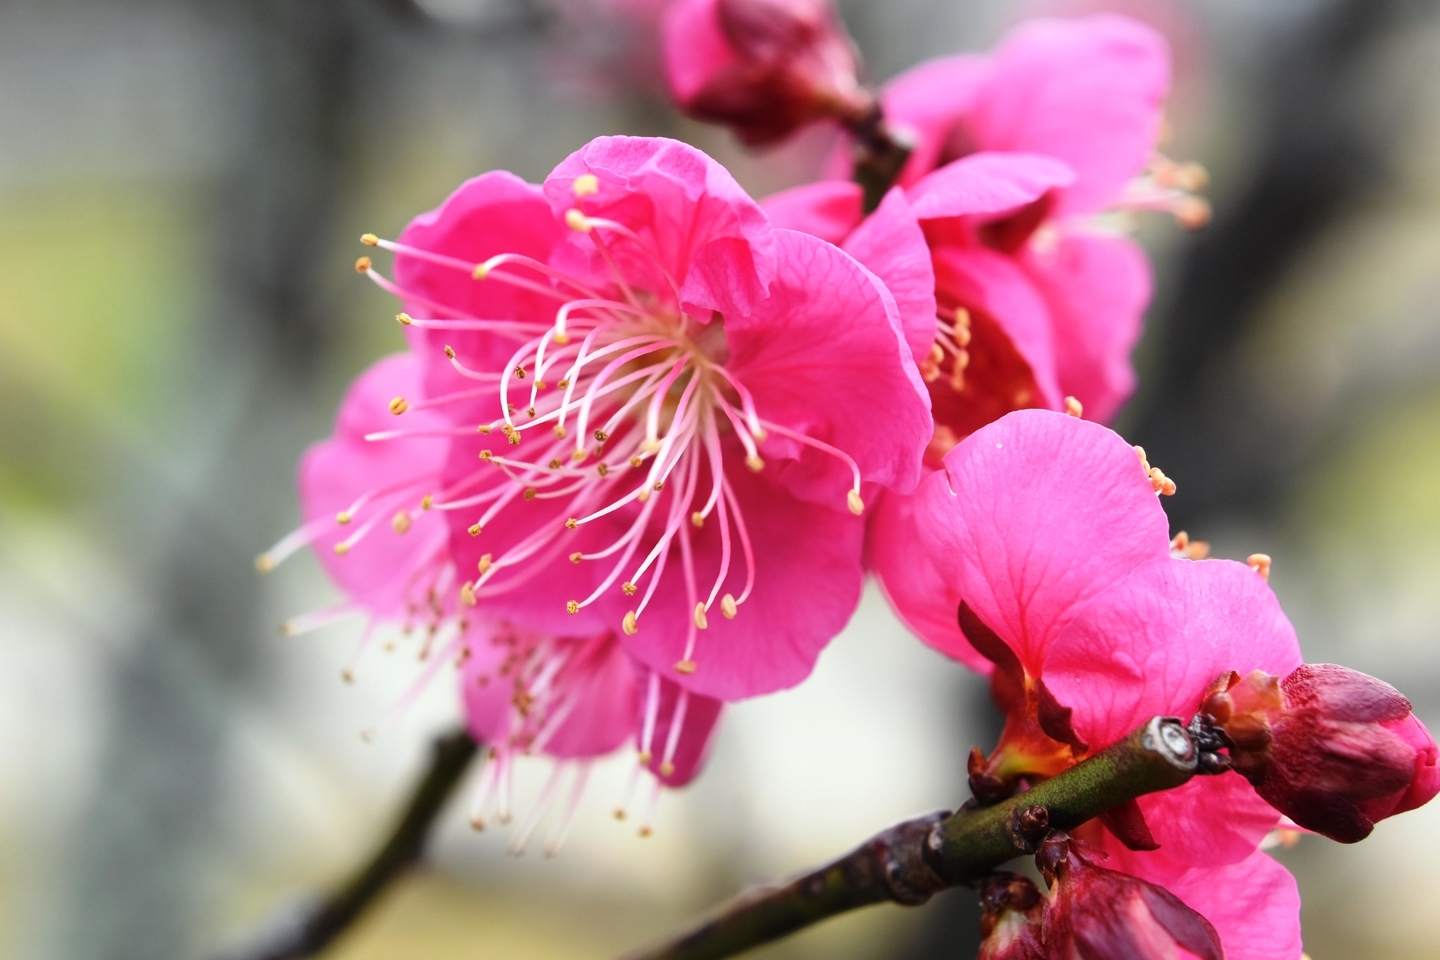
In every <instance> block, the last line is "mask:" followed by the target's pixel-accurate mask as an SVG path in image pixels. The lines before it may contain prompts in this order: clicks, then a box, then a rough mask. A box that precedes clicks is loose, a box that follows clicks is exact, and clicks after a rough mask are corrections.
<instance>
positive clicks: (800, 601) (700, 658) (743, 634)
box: [622, 458, 864, 701]
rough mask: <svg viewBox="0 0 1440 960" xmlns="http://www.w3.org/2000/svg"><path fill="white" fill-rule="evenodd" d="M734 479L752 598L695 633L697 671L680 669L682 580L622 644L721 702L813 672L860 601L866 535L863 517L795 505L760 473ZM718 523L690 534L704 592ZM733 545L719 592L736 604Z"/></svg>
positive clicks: (738, 585)
mask: <svg viewBox="0 0 1440 960" xmlns="http://www.w3.org/2000/svg"><path fill="white" fill-rule="evenodd" d="M735 459H738V458H735ZM769 470H770V468H769V467H767V468H766V471H765V472H766V473H768V472H769ZM729 481H730V484H731V486H732V488H733V489H734V491H735V494H736V497H737V498H738V500H739V503H740V508H741V510H742V512H743V514H744V518H745V524H746V527H747V529H748V530H749V532H750V538H751V541H752V543H753V544H754V550H755V589H754V592H753V593H752V594H751V595H750V598H749V599H748V600H746V601H745V602H744V603H743V604H741V605H740V610H739V613H738V614H737V616H736V617H735V619H734V620H727V619H726V618H725V617H724V616H722V615H721V612H720V609H719V606H720V605H719V603H716V604H715V606H713V607H711V609H710V612H709V616H708V621H709V626H708V628H707V629H705V630H701V631H698V633H697V635H696V644H695V651H694V655H693V657H692V659H693V660H694V661H695V663H696V664H697V665H698V666H697V669H696V670H695V672H694V673H691V674H682V673H680V672H678V671H677V670H675V664H676V663H677V662H678V661H680V660H681V659H683V656H684V652H685V639H686V634H687V630H688V629H689V626H690V623H691V618H692V616H693V613H694V603H693V602H692V601H690V600H689V599H688V597H687V596H686V591H685V590H684V588H683V587H682V586H681V585H680V584H679V583H671V584H668V585H667V588H666V589H662V590H658V591H656V593H655V598H654V600H653V601H651V604H650V606H649V607H648V608H647V609H646V610H645V612H644V614H643V615H642V616H641V617H640V630H639V633H637V634H636V635H635V636H631V637H623V638H622V641H623V642H624V644H625V646H626V648H627V649H628V650H629V651H630V652H631V653H632V654H633V655H634V656H635V657H636V659H638V660H640V661H641V662H642V663H644V664H645V665H646V666H648V667H650V668H651V669H653V670H655V671H657V672H658V673H660V675H661V676H662V677H666V678H668V679H670V680H672V681H674V682H675V683H678V684H680V685H682V686H684V687H685V688H686V689H687V690H690V691H692V692H694V693H701V694H704V695H706V696H709V697H714V698H716V699H719V700H725V701H733V700H742V699H744V698H746V697H753V696H758V695H760V694H762V693H773V692H774V691H776V690H784V689H787V688H789V687H793V686H794V685H795V684H797V683H799V682H800V681H801V680H804V679H805V678H806V677H807V676H809V675H810V671H811V670H812V669H814V666H815V660H816V658H818V657H819V655H820V651H821V650H823V649H824V648H825V646H826V645H827V644H828V643H829V642H830V641H831V639H833V638H834V637H835V635H836V634H838V633H839V632H840V631H841V630H842V629H843V628H844V626H845V624H846V623H847V622H848V621H849V619H850V615H851V614H852V613H854V611H855V606H856V605H857V604H858V603H859V602H860V587H861V582H862V580H863V569H862V567H861V563H860V559H861V552H862V548H863V537H864V523H863V522H862V521H861V519H860V518H859V517H854V516H851V515H850V514H849V513H848V512H847V511H844V510H833V509H831V508H830V507H826V506H821V505H819V504H814V503H807V502H805V501H803V500H797V499H795V498H794V497H793V496H792V495H791V494H790V493H789V492H787V491H786V490H785V489H783V488H782V487H780V486H779V485H778V484H775V483H772V482H769V481H768V479H767V478H766V476H765V474H764V473H762V474H754V473H751V472H750V471H749V470H747V469H745V467H744V466H743V465H741V464H739V463H736V466H735V469H732V470H731V471H730V472H729ZM718 527H719V524H718V523H707V524H706V525H705V526H704V527H703V528H701V529H699V530H697V531H695V532H694V534H692V539H693V542H694V549H695V565H696V569H697V570H699V571H704V572H705V574H704V579H703V580H702V581H701V583H700V589H701V590H703V591H704V593H705V594H708V592H709V588H710V586H711V584H712V583H713V577H714V573H713V571H715V570H717V569H718V565H719V564H718V560H719V556H720V549H721V546H720V536H719V532H718ZM734 549H735V554H733V555H732V559H731V562H730V572H729V576H728V578H727V580H726V582H725V585H724V588H723V590H722V593H723V592H730V593H733V594H734V595H735V596H736V597H737V598H738V597H740V596H741V592H742V590H743V589H744V586H745V561H744V558H743V557H742V556H740V555H739V554H740V547H739V545H738V544H737V545H735V548H734ZM676 552H678V551H676ZM670 563H671V564H672V565H675V566H678V565H679V564H680V558H679V557H678V556H672V557H671V559H670ZM667 576H670V574H667ZM701 599H704V596H703V595H702V596H701Z"/></svg>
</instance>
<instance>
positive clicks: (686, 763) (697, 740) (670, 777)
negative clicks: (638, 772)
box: [632, 679, 725, 787]
mask: <svg viewBox="0 0 1440 960" xmlns="http://www.w3.org/2000/svg"><path fill="white" fill-rule="evenodd" d="M681 693H682V688H681V687H679V686H678V685H676V684H674V683H671V682H670V681H669V680H665V679H661V680H660V689H659V696H658V697H657V698H656V701H657V705H656V709H655V730H654V732H653V733H652V734H651V738H650V761H649V762H648V763H647V764H646V765H645V766H646V767H647V768H648V769H649V770H650V772H651V773H653V774H654V775H655V777H656V779H658V780H659V781H660V782H661V783H663V784H665V786H667V787H683V786H685V784H687V783H689V782H690V781H691V780H694V779H695V778H696V777H698V776H699V775H700V771H701V770H703V769H704V767H705V761H706V759H707V758H708V757H709V754H710V744H711V742H712V740H713V739H714V734H715V727H716V725H717V724H718V723H719V722H720V712H721V708H722V707H724V706H725V705H724V704H723V703H721V702H720V701H719V700H716V699H714V698H712V697H706V696H702V695H700V694H698V693H689V692H686V703H685V713H684V717H683V722H682V723H681V725H680V733H679V734H678V735H677V738H676V741H675V749H674V752H673V753H671V751H670V730H671V728H672V725H673V724H674V721H675V713H676V707H677V705H678V704H679V701H680V694H681ZM636 705H637V706H638V707H639V708H640V711H641V714H640V716H639V718H638V722H635V729H636V730H640V731H643V730H644V729H645V718H644V711H645V709H646V706H647V705H646V704H645V702H644V698H641V699H640V700H637V701H636ZM635 719H636V718H633V717H632V722H634V721H635ZM667 756H668V757H669V758H670V759H669V764H670V766H669V768H668V770H669V772H666V770H667V768H666V767H665V763H666V760H665V758H666V757H667Z"/></svg>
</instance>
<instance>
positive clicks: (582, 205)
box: [544, 137, 775, 317]
mask: <svg viewBox="0 0 1440 960" xmlns="http://www.w3.org/2000/svg"><path fill="white" fill-rule="evenodd" d="M587 173H588V174H592V175H594V176H595V177H596V178H597V180H598V187H599V189H598V192H596V193H594V194H590V195H587V196H584V197H577V196H576V195H575V192H574V189H573V186H574V183H575V179H576V178H577V177H579V176H582V175H584V174H587ZM544 189H545V196H546V198H547V199H548V200H549V201H550V204H551V207H552V208H553V209H554V211H555V215H556V216H560V217H563V216H564V215H565V213H566V211H568V210H570V209H572V208H577V207H578V208H579V209H581V210H582V211H584V212H585V214H587V215H589V216H592V217H603V218H605V219H609V220H614V221H618V222H619V223H621V224H624V225H625V226H626V227H628V228H629V229H630V230H631V231H633V232H634V233H635V234H637V235H638V236H639V238H640V242H639V244H637V243H636V242H635V241H633V240H629V239H625V238H623V237H620V236H617V235H615V234H614V233H613V232H612V233H609V234H606V233H605V231H604V230H603V229H602V230H601V235H602V236H603V237H605V239H606V241H607V243H609V244H610V247H611V249H612V251H613V254H614V257H615V260H616V262H617V263H619V265H620V270H621V272H622V273H623V274H624V275H625V277H626V279H627V280H629V282H630V283H631V285H632V286H638V287H642V288H645V289H649V290H651V291H655V292H663V291H665V290H668V289H669V286H670V284H669V281H670V280H673V281H674V283H675V285H676V286H677V287H678V288H679V290H680V302H681V304H682V305H684V306H686V307H688V308H690V309H691V310H692V311H694V313H695V315H696V316H699V317H705V316H708V313H709V311H711V310H721V311H729V310H740V311H741V312H746V313H748V312H750V311H752V310H754V309H755V308H756V307H757V305H758V304H759V303H760V302H761V301H763V300H764V299H765V297H766V295H767V290H768V288H769V286H770V281H771V279H772V278H773V277H774V275H775V241H774V239H773V237H772V232H771V227H770V222H769V219H768V218H767V217H766V216H765V213H764V211H763V210H761V209H760V206H759V204H757V203H756V202H755V201H754V200H752V199H750V196H749V195H748V194H747V193H746V192H745V191H744V189H743V188H742V187H741V186H740V185H739V184H738V183H736V182H735V178H734V177H732V176H731V175H730V173H729V172H728V171H727V170H726V169H725V168H724V167H722V166H720V164H718V163H716V162H715V161H714V160H712V159H710V158H709V157H707V156H706V155H705V154H703V153H701V152H700V151H699V150H696V149H695V148H694V147H692V146H690V145H689V144H684V143H680V142H679V141H678V140H667V139H665V138H663V137H599V138H597V139H595V140H592V141H590V143H588V144H587V145H585V146H584V147H582V148H581V149H580V150H577V151H576V152H575V153H573V154H571V155H570V156H569V157H567V158H566V159H565V160H563V161H561V163H560V165H559V166H558V167H556V168H555V170H554V172H553V173H551V174H550V176H549V177H547V178H546V179H545V187H544ZM571 243H572V244H573V245H574V249H575V251H576V252H577V253H579V254H581V255H582V256H583V257H584V258H585V259H586V260H588V261H589V262H591V263H592V265H593V266H592V270H593V273H594V275H597V276H599V275H604V274H605V270H604V269H603V267H602V266H601V265H600V264H601V263H602V261H601V260H600V258H599V256H598V255H597V254H596V253H595V252H594V244H593V242H592V241H591V239H590V238H589V237H583V236H576V237H572V238H571ZM662 270H663V273H662ZM667 276H668V280H667V279H666V277H667Z"/></svg>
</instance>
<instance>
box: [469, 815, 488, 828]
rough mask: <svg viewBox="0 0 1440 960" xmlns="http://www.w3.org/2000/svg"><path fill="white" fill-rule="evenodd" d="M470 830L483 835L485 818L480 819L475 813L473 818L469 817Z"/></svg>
mask: <svg viewBox="0 0 1440 960" xmlns="http://www.w3.org/2000/svg"><path fill="white" fill-rule="evenodd" d="M470 829H471V830H474V831H475V832H476V833H484V832H485V818H484V817H482V816H480V815H479V814H478V813H477V814H476V815H475V816H473V817H471V818H470Z"/></svg>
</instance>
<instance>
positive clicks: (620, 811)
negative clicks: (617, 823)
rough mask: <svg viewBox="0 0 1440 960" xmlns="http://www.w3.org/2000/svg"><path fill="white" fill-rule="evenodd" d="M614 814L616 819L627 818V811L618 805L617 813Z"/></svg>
mask: <svg viewBox="0 0 1440 960" xmlns="http://www.w3.org/2000/svg"><path fill="white" fill-rule="evenodd" d="M612 816H614V817H615V819H616V820H624V819H625V811H624V810H623V809H621V808H620V807H616V808H615V813H614V814H612Z"/></svg>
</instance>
